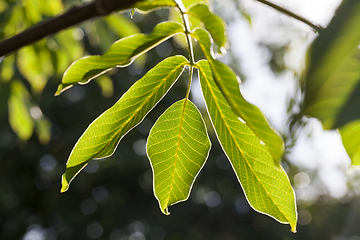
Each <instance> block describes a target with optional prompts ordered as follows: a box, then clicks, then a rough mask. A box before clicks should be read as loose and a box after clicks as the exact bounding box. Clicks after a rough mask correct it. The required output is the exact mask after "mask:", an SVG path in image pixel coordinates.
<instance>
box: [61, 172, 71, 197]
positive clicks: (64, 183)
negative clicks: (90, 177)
mask: <svg viewBox="0 0 360 240" xmlns="http://www.w3.org/2000/svg"><path fill="white" fill-rule="evenodd" d="M68 189H69V183H68V181H67V180H66V173H64V174H63V175H62V180H61V190H60V193H64V192H66V191H67V190H68Z"/></svg>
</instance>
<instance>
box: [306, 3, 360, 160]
mask: <svg viewBox="0 0 360 240" xmlns="http://www.w3.org/2000/svg"><path fill="white" fill-rule="evenodd" d="M359 45H360V1H358V0H345V1H343V2H342V4H341V5H340V7H339V9H338V10H337V12H336V15H335V16H334V18H333V19H332V20H331V22H330V24H329V26H328V27H327V28H326V29H324V30H323V31H321V32H320V33H319V36H318V37H317V38H316V39H315V41H314V43H313V44H312V46H311V48H310V49H309V53H308V58H309V59H308V62H307V69H306V72H305V73H306V75H305V87H304V90H305V99H304V109H303V113H304V114H305V115H308V116H312V117H316V118H318V119H320V121H321V122H322V124H323V127H324V129H335V128H339V129H340V132H341V137H342V141H343V144H344V147H345V149H346V151H347V153H348V154H349V156H350V157H351V160H352V164H353V165H360V155H359V153H360V142H359V141H358V140H357V139H358V137H357V133H358V131H359V119H360V114H359V113H360V102H359V100H360V99H359V92H360V50H359Z"/></svg>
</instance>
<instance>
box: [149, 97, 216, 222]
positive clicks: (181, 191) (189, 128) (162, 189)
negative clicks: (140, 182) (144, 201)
mask: <svg viewBox="0 0 360 240" xmlns="http://www.w3.org/2000/svg"><path fill="white" fill-rule="evenodd" d="M210 146H211V143H210V140H209V136H208V134H207V131H206V128H205V123H204V120H203V119H202V117H201V114H200V112H199V110H198V109H197V108H196V107H195V105H194V104H193V103H192V102H190V100H186V99H183V100H180V101H178V102H176V103H174V104H173V105H172V106H171V107H169V108H168V109H167V110H166V111H165V112H164V113H163V114H162V115H161V116H160V118H159V119H158V120H157V121H156V123H155V125H154V126H153V128H152V129H151V131H150V135H149V138H148V142H147V153H148V156H149V159H150V162H151V166H152V169H153V175H154V193H155V196H156V198H157V200H158V201H159V206H160V209H161V211H162V212H163V213H164V214H166V215H168V214H169V212H168V207H169V206H170V205H173V204H175V203H178V202H181V201H184V200H186V199H187V198H188V197H189V194H190V190H191V187H192V185H193V183H194V181H195V178H196V176H197V175H198V173H199V172H200V170H201V168H202V167H203V165H204V164H205V161H206V159H207V157H208V155H209V151H210Z"/></svg>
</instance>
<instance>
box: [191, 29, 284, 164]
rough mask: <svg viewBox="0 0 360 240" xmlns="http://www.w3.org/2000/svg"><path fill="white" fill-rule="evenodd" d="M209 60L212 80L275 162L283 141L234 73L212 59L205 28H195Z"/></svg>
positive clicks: (282, 148) (278, 159)
mask: <svg viewBox="0 0 360 240" xmlns="http://www.w3.org/2000/svg"><path fill="white" fill-rule="evenodd" d="M192 36H193V37H195V38H196V39H197V41H198V43H199V45H200V47H201V48H202V49H203V51H204V54H205V56H206V58H207V59H208V61H209V64H210V67H211V70H212V74H213V77H214V80H215V82H216V84H217V85H218V87H219V88H220V90H221V92H222V94H223V95H224V96H225V98H226V100H227V102H228V103H229V105H230V106H231V109H232V110H233V111H234V113H235V114H236V115H237V116H238V117H240V118H241V119H243V120H244V121H245V122H246V124H247V125H248V126H249V127H250V128H251V129H252V130H253V132H254V133H255V134H256V135H257V136H258V137H259V138H260V140H262V141H263V142H264V144H265V146H266V148H267V149H268V151H269V152H270V154H271V155H272V156H273V158H274V160H275V162H276V163H278V162H279V161H280V159H281V156H282V154H283V152H284V142H283V140H282V138H281V137H280V135H279V134H278V133H277V132H276V131H275V130H274V129H272V127H271V126H270V124H269V123H268V121H267V119H266V117H265V116H264V114H263V113H262V112H261V111H260V109H259V108H258V107H256V106H255V105H253V104H251V103H248V102H247V101H246V100H245V99H244V97H243V96H242V94H241V92H240V89H239V82H238V78H237V76H236V74H235V73H234V72H233V71H232V70H231V69H230V68H229V67H228V66H227V65H225V64H224V63H222V62H220V61H218V60H214V59H213V57H212V55H211V42H210V41H211V40H210V38H209V34H208V33H207V31H206V30H204V29H201V28H197V29H195V31H194V32H193V33H192Z"/></svg>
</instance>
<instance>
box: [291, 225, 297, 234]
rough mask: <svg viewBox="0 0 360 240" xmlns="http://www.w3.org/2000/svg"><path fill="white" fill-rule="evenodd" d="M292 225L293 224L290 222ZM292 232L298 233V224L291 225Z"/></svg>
mask: <svg viewBox="0 0 360 240" xmlns="http://www.w3.org/2000/svg"><path fill="white" fill-rule="evenodd" d="M290 225H292V224H290ZM291 232H292V233H296V224H294V225H292V226H291Z"/></svg>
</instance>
